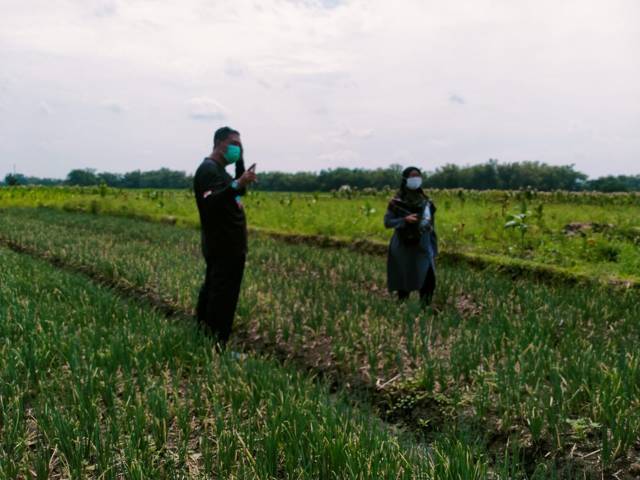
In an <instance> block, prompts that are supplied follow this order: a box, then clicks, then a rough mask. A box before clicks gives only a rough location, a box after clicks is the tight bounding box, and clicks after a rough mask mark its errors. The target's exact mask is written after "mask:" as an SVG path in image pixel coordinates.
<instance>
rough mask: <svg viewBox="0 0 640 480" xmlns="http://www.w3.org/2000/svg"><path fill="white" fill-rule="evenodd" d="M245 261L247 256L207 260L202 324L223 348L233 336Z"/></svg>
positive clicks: (200, 306) (201, 299)
mask: <svg viewBox="0 0 640 480" xmlns="http://www.w3.org/2000/svg"><path fill="white" fill-rule="evenodd" d="M245 259H246V256H245V255H241V256H237V255H236V256H234V255H230V256H212V257H208V258H205V260H206V262H207V272H206V274H205V279H204V283H203V285H202V288H201V289H200V295H199V296H198V306H197V315H198V322H199V323H200V325H201V326H202V327H204V328H207V329H208V330H209V332H210V333H211V334H212V335H214V336H215V337H217V339H218V341H219V342H220V346H221V347H224V346H225V345H226V343H227V340H229V335H230V334H231V327H232V325H233V317H234V316H235V313H236V305H237V304H238V296H239V295H240V284H241V283H242V275H243V273H244V263H245Z"/></svg>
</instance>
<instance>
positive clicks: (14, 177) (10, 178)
mask: <svg viewBox="0 0 640 480" xmlns="http://www.w3.org/2000/svg"><path fill="white" fill-rule="evenodd" d="M4 183H5V184H7V185H8V186H10V187H13V186H16V185H26V184H27V179H26V178H25V176H24V175H22V174H21V173H7V174H6V175H5V177H4Z"/></svg>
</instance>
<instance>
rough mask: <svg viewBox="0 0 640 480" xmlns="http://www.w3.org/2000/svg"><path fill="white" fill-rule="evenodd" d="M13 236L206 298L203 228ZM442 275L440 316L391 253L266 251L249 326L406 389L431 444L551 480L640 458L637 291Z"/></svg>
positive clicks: (251, 285)
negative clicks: (399, 292)
mask: <svg viewBox="0 0 640 480" xmlns="http://www.w3.org/2000/svg"><path fill="white" fill-rule="evenodd" d="M0 237H2V238H4V239H5V240H7V239H8V240H11V241H12V242H14V243H16V244H19V245H24V246H28V247H30V248H33V249H36V250H37V251H40V252H43V253H45V254H47V255H52V256H55V257H56V258H58V259H60V260H62V261H64V262H66V263H68V264H71V265H81V266H85V267H90V268H91V269H93V270H95V271H96V272H99V273H100V274H101V275H103V276H107V277H110V278H114V279H119V280H121V281H124V282H129V283H130V284H131V285H135V286H139V287H144V288H145V289H149V290H151V291H153V292H155V294H156V295H157V296H158V297H159V298H164V299H166V300H167V301H170V302H173V303H174V304H176V305H177V306H178V307H179V308H182V309H184V310H190V309H191V308H192V305H194V303H195V295H196V293H197V288H198V286H199V283H200V281H201V275H202V261H201V259H200V253H199V240H198V236H197V233H196V232H195V231H193V230H190V229H180V228H173V227H170V226H166V225H160V224H152V223H146V222H139V221H133V220H130V219H123V218H113V217H100V216H98V217H96V216H93V215H81V214H73V215H72V214H65V213H61V212H57V211H51V210H16V211H7V212H5V213H4V214H3V216H2V220H1V221H0ZM438 280H439V285H438V292H437V296H436V301H435V310H428V311H426V312H424V311H421V310H420V309H419V306H418V305H417V303H412V302H409V303H408V304H406V305H398V304H397V303H396V302H395V301H394V300H393V299H392V298H390V297H389V296H388V294H386V292H385V290H384V262H382V261H381V260H380V259H378V258H375V257H370V256H366V255H358V254H354V253H352V252H345V251H329V250H321V251H319V250H317V249H314V248H312V247H309V246H303V245H301V246H292V245H285V244H282V243H280V242H277V241H273V240H267V239H259V240H255V241H252V243H251V254H250V258H249V263H248V268H247V276H246V278H245V285H244V289H243V294H242V300H241V304H240V306H239V331H240V332H242V336H243V338H244V339H249V340H250V341H251V342H254V343H255V344H256V345H258V344H270V345H273V344H275V345H280V346H282V347H283V348H284V349H285V350H287V351H289V352H292V354H294V355H298V356H301V357H303V358H304V360H305V362H307V364H308V365H309V366H311V367H315V368H318V369H321V370H323V371H329V372H333V374H335V375H337V376H340V377H342V378H343V379H345V378H346V379H347V380H346V383H354V384H356V383H361V384H366V385H370V386H372V387H374V386H375V385H378V386H384V387H385V389H388V390H393V391H394V392H395V395H394V397H393V398H394V402H393V403H392V404H391V405H390V407H389V409H387V410H386V412H385V414H386V415H387V416H388V417H389V418H391V419H393V418H394V416H396V417H397V418H400V419H404V420H405V421H407V419H409V420H410V421H411V422H412V423H414V424H416V425H420V426H421V428H422V430H423V432H424V434H425V435H426V436H427V437H428V438H440V437H441V436H442V435H444V436H445V437H446V438H461V437H462V438H464V439H465V441H466V442H468V443H469V444H470V445H475V448H477V449H479V451H484V452H486V455H487V456H489V454H490V451H493V450H495V449H497V450H498V454H497V456H498V457H500V458H502V459H503V460H504V458H505V457H504V447H505V446H506V445H507V444H509V445H514V444H515V445H518V446H519V447H521V448H522V449H523V451H525V452H528V453H527V455H533V456H534V457H535V458H537V459H538V460H540V465H539V467H538V468H539V472H546V473H545V474H548V473H549V471H551V470H553V469H554V468H556V467H557V466H558V465H562V468H573V467H574V466H575V465H576V464H581V463H584V462H587V463H588V464H589V465H590V467H589V468H591V467H593V465H594V464H596V463H600V465H604V466H609V467H612V466H613V465H616V464H617V463H616V462H624V461H625V459H628V458H632V456H633V455H634V450H633V449H634V448H635V447H636V445H637V443H636V442H637V441H638V437H637V432H638V431H639V430H640V413H639V412H640V409H639V408H638V407H639V405H638V398H639V393H640V392H639V385H640V382H639V381H638V380H639V379H640V366H639V363H640V362H639V355H638V353H637V349H636V348H635V346H636V345H637V342H638V340H639V337H640V327H639V326H638V323H637V319H638V318H640V306H639V305H638V303H637V298H636V297H635V296H634V295H635V294H634V293H632V292H626V293H625V292H613V293H612V292H609V291H604V290H602V291H600V290H598V289H593V288H590V287H583V286H575V287H570V286H562V285H548V284H542V283H536V282H531V281H527V280H516V281H512V280H511V279H509V278H506V277H504V276H502V275H499V274H494V273H490V272H477V271H470V270H469V269H467V268H464V267H457V266H448V267H447V268H446V269H441V271H440V272H439V277H438ZM594 452H596V453H594ZM493 453H495V452H493ZM581 457H584V460H580V458H581ZM589 462H590V463H589ZM525 463H526V462H525ZM516 464H518V462H516ZM518 468H521V467H518ZM522 468H524V467H523V466H522ZM558 468H559V467H558Z"/></svg>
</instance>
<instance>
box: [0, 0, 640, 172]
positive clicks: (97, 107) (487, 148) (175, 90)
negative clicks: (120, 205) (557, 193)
mask: <svg viewBox="0 0 640 480" xmlns="http://www.w3.org/2000/svg"><path fill="white" fill-rule="evenodd" d="M0 11H2V15H1V17H0V176H2V177H3V176H4V174H5V173H8V172H10V171H12V170H13V169H14V165H15V169H16V171H17V172H19V173H23V174H26V175H30V176H40V177H55V178H63V177H64V176H66V174H67V173H68V172H69V171H70V170H71V169H74V168H93V169H96V170H97V171H109V172H126V171H131V170H136V169H141V170H150V169H157V168H160V167H168V168H171V169H176V170H183V171H186V172H188V173H192V172H193V171H194V170H195V169H196V168H197V165H198V164H199V162H200V161H201V160H202V158H204V157H205V156H207V155H208V154H209V153H210V152H211V146H212V145H211V144H212V136H213V132H214V131H215V129H216V128H218V127H220V126H223V125H229V126H231V127H233V128H236V129H237V130H239V131H240V132H241V136H242V140H243V143H244V147H245V156H246V161H247V162H248V163H253V162H256V163H257V164H258V168H257V170H258V172H259V171H260V170H263V171H265V170H268V171H273V170H282V171H300V170H305V171H310V170H311V171H318V170H320V169H326V168H336V167H341V166H344V167H350V168H355V167H364V168H377V167H386V166H388V165H390V164H392V163H399V164H401V165H408V164H412V165H418V166H420V167H422V168H424V169H426V170H431V171H432V170H435V169H436V168H437V167H439V166H442V165H444V164H447V163H455V164H458V165H470V164H476V163H480V162H484V161H486V160H488V159H489V158H494V159H498V160H499V161H501V162H516V161H526V160H533V161H540V162H546V163H549V164H553V165H567V164H574V165H575V168H576V169H578V170H580V171H583V172H585V173H587V174H589V175H590V176H592V177H595V176H600V175H606V174H640V1H639V0H607V1H603V0H536V1H532V0H527V1H525V0H457V1H455V2H444V1H441V0H437V1H435V0H395V1H393V2H391V1H388V0H384V1H382V0H261V1H258V0H224V1H222V0H181V1H167V0H165V1H161V0H0Z"/></svg>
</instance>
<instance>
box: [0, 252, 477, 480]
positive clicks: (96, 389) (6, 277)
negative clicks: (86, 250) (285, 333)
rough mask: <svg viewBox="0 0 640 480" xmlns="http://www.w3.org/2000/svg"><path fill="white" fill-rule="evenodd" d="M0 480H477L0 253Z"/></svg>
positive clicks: (172, 329)
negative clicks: (111, 479)
mask: <svg viewBox="0 0 640 480" xmlns="http://www.w3.org/2000/svg"><path fill="white" fill-rule="evenodd" d="M0 261H1V262H2V265H3V269H2V270H0V301H1V303H2V305H3V309H2V310H0V339H1V340H0V357H1V358H2V359H3V362H2V364H1V366H0V478H6V479H14V478H43V479H44V478H107V479H109V478H186V477H188V478H229V479H233V478H238V479H241V478H260V479H271V478H300V479H305V478H309V479H317V478H363V479H364V478H389V479H392V478H393V479H399V478H402V479H404V478H407V479H409V478H425V479H426V478H450V479H454V478H475V479H480V478H484V476H485V474H486V472H487V467H486V465H485V464H483V462H482V457H477V456H474V455H472V452H471V451H470V450H469V448H467V447H465V446H463V445H462V444H461V443H460V442H459V441H447V442H440V443H436V444H434V445H433V446H432V448H431V449H430V450H429V451H427V450H426V449H424V448H422V447H420V446H419V445H417V444H415V443H412V442H411V440H410V439H407V438H404V437H398V435H396V434H395V433H392V432H390V431H389V429H388V427H385V426H384V425H382V423H381V422H379V421H371V417H370V415H368V412H366V411H362V410H361V409H357V408H353V407H352V406H350V404H348V403H347V402H346V401H345V399H344V398H343V395H342V394H339V393H338V394H332V393H330V391H329V390H328V387H327V386H326V385H324V384H323V383H322V382H317V381H313V380H312V379H311V378H310V377H309V376H308V375H305V374H302V373H300V372H299V371H297V370H294V369H292V368H290V367H286V366H283V365H281V364H279V363H276V362H274V361H272V360H268V359H265V358H256V357H252V356H249V357H248V358H247V359H246V360H244V361H235V360H233V359H232V358H230V357H229V356H227V355H222V356H220V355H217V354H214V353H212V345H211V343H210V342H209V341H208V339H206V338H204V337H203V336H201V335H200V334H199V333H198V332H197V331H196V330H195V328H194V325H192V324H189V323H185V322H177V321H168V320H167V319H166V318H164V317H163V316H161V315H159V314H158V313H157V312H155V311H153V310H151V309H149V308H146V307H143V306H141V305H140V304H138V303H136V302H131V301H123V300H122V299H120V298H119V297H117V296H116V295H115V294H114V293H113V292H111V291H109V290H107V289H104V288H101V287H98V286H95V285H93V284H92V283H91V282H87V280H86V277H84V276H79V275H76V274H70V273H67V272H63V271H60V270H57V269H55V268H52V267H51V266H50V265H48V264H45V263H43V262H41V261H37V260H34V259H31V258H29V257H26V256H20V255H18V254H15V253H13V252H10V251H8V250H6V249H0Z"/></svg>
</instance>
